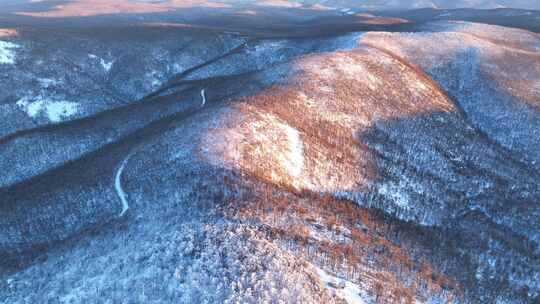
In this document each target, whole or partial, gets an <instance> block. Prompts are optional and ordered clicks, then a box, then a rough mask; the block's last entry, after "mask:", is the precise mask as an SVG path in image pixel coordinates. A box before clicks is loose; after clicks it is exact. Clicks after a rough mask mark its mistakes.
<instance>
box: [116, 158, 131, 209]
mask: <svg viewBox="0 0 540 304" xmlns="http://www.w3.org/2000/svg"><path fill="white" fill-rule="evenodd" d="M131 155H132V153H130V154H128V156H127V157H126V158H125V159H124V160H123V161H122V163H121V164H120V167H119V168H118V171H116V174H115V176H114V189H115V190H116V194H118V197H119V198H120V201H121V202H122V212H120V216H124V214H125V213H126V211H128V209H129V203H128V201H127V194H126V192H124V189H122V180H121V179H122V172H123V171H124V167H125V166H126V164H127V163H128V161H129V159H130V158H131Z"/></svg>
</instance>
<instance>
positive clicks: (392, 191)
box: [378, 182, 410, 209]
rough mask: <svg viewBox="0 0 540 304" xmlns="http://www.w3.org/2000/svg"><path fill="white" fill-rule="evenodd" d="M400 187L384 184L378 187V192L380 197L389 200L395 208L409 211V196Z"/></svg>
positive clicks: (393, 184)
mask: <svg viewBox="0 0 540 304" xmlns="http://www.w3.org/2000/svg"><path fill="white" fill-rule="evenodd" d="M402 186H403V185H400V184H396V183H392V182H386V183H382V184H381V185H380V186H379V188H378V192H379V194H380V195H382V196H385V197H387V198H389V199H391V200H392V201H393V202H394V203H395V204H396V205H397V206H399V207H401V208H403V209H409V208H410V206H409V203H410V202H409V195H408V194H407V193H406V192H405V191H403V190H402V188H403V187H402Z"/></svg>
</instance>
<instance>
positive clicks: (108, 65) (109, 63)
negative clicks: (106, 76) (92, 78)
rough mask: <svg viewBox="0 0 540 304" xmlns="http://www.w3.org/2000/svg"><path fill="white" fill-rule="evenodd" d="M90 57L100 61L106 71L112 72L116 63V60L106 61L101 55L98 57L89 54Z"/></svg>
mask: <svg viewBox="0 0 540 304" xmlns="http://www.w3.org/2000/svg"><path fill="white" fill-rule="evenodd" d="M88 57H90V58H92V59H96V60H98V61H99V63H100V64H101V66H102V67H103V69H104V70H105V71H106V72H110V71H111V69H112V66H113V64H114V61H105V59H103V58H101V57H98V56H96V55H94V54H89V55H88Z"/></svg>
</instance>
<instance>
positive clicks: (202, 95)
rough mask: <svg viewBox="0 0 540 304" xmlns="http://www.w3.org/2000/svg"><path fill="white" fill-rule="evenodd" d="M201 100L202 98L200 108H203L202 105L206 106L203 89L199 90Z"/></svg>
mask: <svg viewBox="0 0 540 304" xmlns="http://www.w3.org/2000/svg"><path fill="white" fill-rule="evenodd" d="M201 98H202V103H201V107H204V105H205V104H206V94H205V92H204V89H202V90H201Z"/></svg>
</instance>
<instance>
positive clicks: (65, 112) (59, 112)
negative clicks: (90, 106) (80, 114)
mask: <svg viewBox="0 0 540 304" xmlns="http://www.w3.org/2000/svg"><path fill="white" fill-rule="evenodd" d="M17 105H18V106H19V107H21V108H22V109H23V110H24V111H25V112H26V114H28V116H30V117H32V118H34V117H37V116H38V115H40V114H45V115H46V116H47V118H48V119H49V120H50V121H52V122H60V121H62V120H63V119H64V118H68V117H70V116H73V115H75V114H77V110H78V107H79V104H77V103H75V102H70V101H53V100H48V99H38V100H33V101H30V100H29V99H27V98H22V99H19V101H17Z"/></svg>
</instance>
